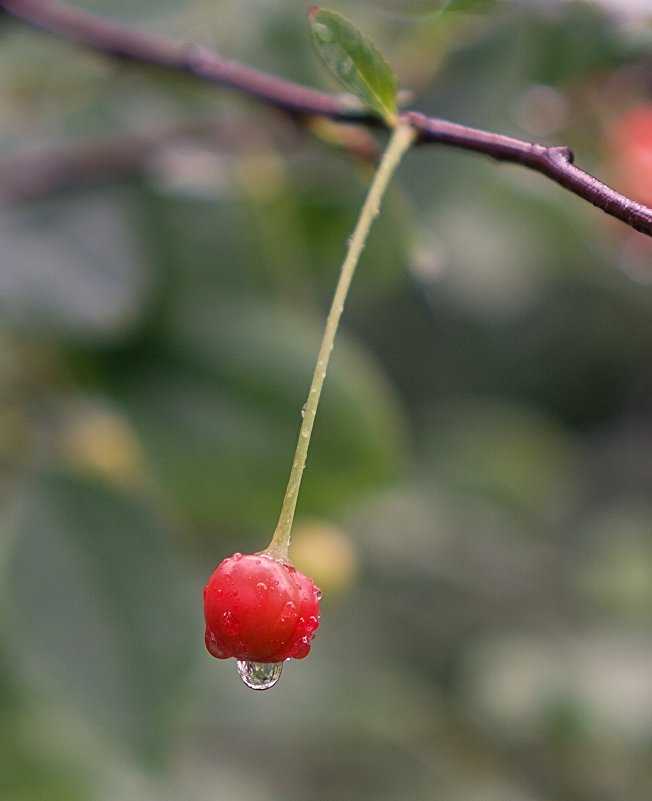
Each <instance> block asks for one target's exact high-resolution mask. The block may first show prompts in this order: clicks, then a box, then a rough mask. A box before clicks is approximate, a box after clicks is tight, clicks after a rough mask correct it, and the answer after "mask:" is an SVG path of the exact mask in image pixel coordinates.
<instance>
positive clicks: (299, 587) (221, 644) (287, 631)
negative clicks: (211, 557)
mask: <svg viewBox="0 0 652 801" xmlns="http://www.w3.org/2000/svg"><path fill="white" fill-rule="evenodd" d="M319 597H320V592H319V590H318V589H317V587H315V585H314V584H313V582H312V579H310V578H308V576H305V575H304V574H303V573H300V572H299V571H298V570H296V569H295V568H294V567H291V566H290V565H287V564H285V563H283V562H278V561H277V560H276V559H272V558H271V557H270V556H266V555H265V554H262V553H261V554H248V555H245V556H243V555H242V554H239V553H235V554H233V556H230V557H229V558H228V559H224V561H223V562H221V563H220V564H219V565H218V567H217V569H216V570H215V572H214V573H213V575H212V576H211V577H210V579H209V581H208V584H207V585H206V588H205V589H204V618H205V620H206V648H207V649H208V651H209V653H210V654H212V655H213V656H215V657H217V659H228V658H229V657H235V658H236V659H238V660H246V661H250V662H263V663H269V662H282V661H284V660H285V659H290V658H292V659H303V658H304V657H305V656H307V655H308V653H309V651H310V643H311V641H312V639H313V637H314V636H315V630H316V629H317V627H318V626H319Z"/></svg>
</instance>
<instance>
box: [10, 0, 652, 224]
mask: <svg viewBox="0 0 652 801" xmlns="http://www.w3.org/2000/svg"><path fill="white" fill-rule="evenodd" d="M0 11H2V12H4V13H6V14H8V15H10V16H12V17H14V18H15V19H18V20H21V21H22V22H24V23H27V24H29V25H32V26H35V27H38V28H41V29H43V30H45V31H47V32H48V33H50V34H53V35H56V36H60V37H64V38H67V39H71V40H73V41H76V42H78V43H79V44H81V45H84V46H85V47H88V48H91V49H93V50H94V51H97V52H101V53H104V54H106V55H108V56H111V57H114V58H121V59H125V60H129V61H133V62H136V63H142V64H148V65H154V66H157V67H159V68H161V69H165V70H171V71H174V72H177V73H186V74H188V75H191V76H194V77H195V78H198V79H200V80H204V81H208V82H210V83H213V84H217V85H220V86H226V87H230V88H231V89H235V90H237V91H239V92H243V93H245V94H248V95H250V96H253V97H256V98H258V99H260V100H263V101H264V102H266V103H268V104H270V105H273V106H276V107H277V108H280V109H283V110H284V111H286V112H289V113H291V114H293V115H309V116H315V115H316V116H322V117H329V118H331V119H334V120H339V121H342V122H350V123H364V124H367V125H374V126H381V125H382V123H381V121H380V120H378V119H377V118H375V117H373V116H372V115H369V114H367V113H365V112H363V111H360V110H358V109H355V108H352V107H351V106H350V105H349V104H348V103H347V102H346V101H345V100H343V99H342V98H341V97H340V96H337V95H332V94H328V93H327V92H321V91H318V90H315V89H311V88H309V87H306V86H302V85H300V84H297V83H293V82H291V81H286V80H284V79H282V78H278V77H276V76H273V75H269V74H267V73H265V72H261V71H259V70H256V69H253V68H251V67H249V66H246V65H244V64H241V63H239V62H237V61H233V60H231V59H225V58H223V57H221V56H219V55H218V54H217V53H215V52H213V51H212V50H210V49H209V48H205V47H198V46H194V45H183V44H179V43H176V42H173V41H170V40H169V39H166V38H164V37H160V36H154V35H151V34H147V33H142V32H139V31H136V30H134V29H132V28H130V27H128V26H126V25H123V24H121V23H119V22H114V21H111V20H108V19H105V18H102V17H98V16H96V15H94V14H90V13H87V12H83V11H80V10H77V9H72V8H69V7H68V6H65V5H63V4H61V3H59V2H56V0H0ZM404 117H405V118H406V119H408V120H409V121H410V123H411V124H412V125H413V126H414V127H415V128H416V129H417V130H418V131H419V141H420V142H422V143H426V142H432V143H439V144H444V145H449V146H451V147H456V148H461V149H463V150H469V151H473V152H476V153H480V154H483V155H486V156H489V157H491V158H494V159H497V160H499V161H507V162H512V163H514V164H520V165H522V166H524V167H527V168H528V169H531V170H534V171H536V172H539V173H541V174H542V175H545V176H546V177H548V178H550V179H552V180H553V181H555V182H556V183H558V184H560V185H561V186H563V187H564V188H565V189H568V190H569V191H570V192H573V193H574V194H575V195H577V196H578V197H581V198H583V199H584V200H587V201H589V203H592V204H593V205H594V206H597V207H598V208H600V209H602V210H603V211H605V212H606V213H607V214H610V215H611V216H613V217H616V218H617V219H619V220H622V222H624V223H626V224H627V225H629V226H630V227H632V228H634V229H636V230H637V231H640V232H642V233H644V234H647V235H648V236H652V209H650V208H648V207H647V206H644V205H642V204H641V203H637V202H635V201H634V200H631V199H630V198H628V197H625V196H624V195H622V194H620V193H619V192H616V191H615V190H614V189H612V188H611V187H609V186H607V185H606V184H604V183H602V182H601V181H599V180H598V179H597V178H594V177H593V176H592V175H589V174H588V173H586V172H584V171H583V170H581V169H579V168H578V167H576V166H575V165H574V164H573V153H572V152H571V150H570V149H569V148H567V147H546V146H544V145H538V144H533V143H531V142H526V141H522V140H520V139H514V138H511V137H508V136H502V135H501V134H496V133H490V132H487V131H482V130H478V129H475V128H469V127H467V126H464V125H459V124H457V123H453V122H448V121H446V120H442V119H437V118H433V117H426V116H425V115H423V114H420V113H418V112H416V111H408V112H405V113H404Z"/></svg>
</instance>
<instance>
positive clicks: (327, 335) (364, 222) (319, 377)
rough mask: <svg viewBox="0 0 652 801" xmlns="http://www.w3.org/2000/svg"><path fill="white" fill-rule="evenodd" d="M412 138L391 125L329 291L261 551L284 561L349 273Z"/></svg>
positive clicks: (403, 128)
mask: <svg viewBox="0 0 652 801" xmlns="http://www.w3.org/2000/svg"><path fill="white" fill-rule="evenodd" d="M414 138H415V131H414V129H413V128H412V127H411V126H409V125H408V124H406V123H399V124H398V125H397V127H396V128H395V129H394V131H393V133H392V137H391V139H390V141H389V144H388V145H387V149H386V150H385V153H384V155H383V158H382V161H381V162H380V165H379V167H378V170H377V172H376V174H375V176H374V179H373V181H372V183H371V186H370V187H369V192H368V193H367V197H366V199H365V202H364V205H363V206H362V210H361V211H360V216H359V217H358V221H357V223H356V226H355V229H354V231H353V234H352V235H351V237H350V239H349V246H348V250H347V253H346V257H345V258H344V262H343V264H342V270H341V272H340V277H339V280H338V282H337V286H336V287H335V294H334V295H333V301H332V304H331V308H330V311H329V313H328V318H327V320H326V328H325V330H324V335H323V337H322V341H321V345H320V348H319V354H318V356H317V364H316V365H315V372H314V373H313V376H312V383H311V384H310V390H309V392H308V400H307V402H306V405H305V406H304V410H303V421H302V423H301V430H300V431H299V439H298V441H297V448H296V451H295V454H294V460H293V462H292V468H291V470H290V478H289V481H288V485H287V489H286V490H285V497H284V498H283V505H282V507H281V514H280V517H279V521H278V524H277V526H276V530H275V531H274V536H273V537H272V541H271V542H270V544H269V547H268V548H267V549H266V551H265V553H267V554H268V555H269V556H272V557H274V558H275V559H279V560H280V561H288V548H289V546H290V536H291V531H292V521H293V520H294V512H295V509H296V506H297V498H298V497H299V488H300V487H301V478H302V476H303V470H304V467H305V465H306V457H307V455H308V446H309V445H310V437H311V436H312V428H313V425H314V422H315V416H316V414H317V406H318V404H319V398H320V396H321V390H322V387H323V385H324V379H325V378H326V370H327V368H328V362H329V360H330V356H331V351H332V350H333V342H334V340H335V334H336V333H337V327H338V325H339V322H340V317H341V316H342V312H343V311H344V302H345V300H346V296H347V294H348V291H349V287H350V286H351V280H352V278H353V273H354V272H355V268H356V265H357V263H358V260H359V259H360V255H361V253H362V251H363V249H364V246H365V243H366V241H367V235H368V233H369V229H370V228H371V224H372V223H373V221H374V218H375V217H376V216H377V215H378V212H379V211H380V203H381V201H382V198H383V195H384V194H385V190H386V189H387V185H388V184H389V181H390V178H391V177H392V175H393V173H394V171H395V170H396V168H397V167H398V165H399V163H400V161H401V158H402V156H403V154H404V153H405V151H406V150H407V149H408V148H409V147H410V145H411V144H412V142H413V141H414Z"/></svg>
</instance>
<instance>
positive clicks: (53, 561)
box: [0, 0, 652, 801]
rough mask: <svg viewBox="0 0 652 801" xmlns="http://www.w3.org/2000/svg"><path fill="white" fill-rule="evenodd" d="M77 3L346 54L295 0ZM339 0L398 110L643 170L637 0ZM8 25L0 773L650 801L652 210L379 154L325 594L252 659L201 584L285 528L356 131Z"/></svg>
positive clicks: (278, 61)
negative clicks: (374, 57)
mask: <svg viewBox="0 0 652 801" xmlns="http://www.w3.org/2000/svg"><path fill="white" fill-rule="evenodd" d="M72 5H75V6H79V7H84V8H87V9H90V10H93V11H96V12H99V13H102V14H106V15H109V16H112V17H114V18H116V19H119V20H122V21H125V22H128V23H130V24H133V25H134V26H137V27H139V28H140V29H142V30H148V31H154V32H158V33H162V34H165V35H169V36H172V37H175V38H178V39H181V40H186V41H193V42H200V43H204V44H207V45H210V46H211V47H215V48H217V50H219V51H220V52H221V53H223V54H224V55H227V56H229V57H233V58H237V59H240V60H242V61H245V62H249V63H251V64H253V65H254V66H257V67H259V68H263V69H267V70H270V71H272V72H274V73H277V74H280V75H283V76H286V77H288V78H292V79H295V80H299V81H301V82H304V83H307V84H310V85H314V86H318V87H322V88H326V89H335V87H334V86H333V85H332V84H331V82H330V80H329V78H328V76H326V75H325V74H324V73H323V71H322V69H321V67H320V65H319V63H318V61H317V59H316V58H315V55H314V53H313V51H312V48H311V44H310V41H309V35H308V28H307V23H306V8H305V5H304V4H302V3H298V2H296V1H295V0H273V1H271V0H264V2H263V0H241V2H239V3H229V2H225V1H223V0H211V2H205V1H204V0H187V2H184V3H179V2H170V0H141V2H139V3H136V4H134V3H132V2H127V0H85V1H84V2H75V3H72ZM330 5H331V7H333V8H334V9H336V10H339V11H341V12H342V13H344V14H345V15H347V16H348V17H349V18H350V19H351V20H353V21H354V22H355V23H356V24H357V25H358V26H359V27H360V28H361V29H363V30H364V31H366V32H367V33H368V34H369V35H371V36H372V38H373V39H374V40H375V41H376V42H377V44H378V45H379V47H380V48H381V50H382V51H383V52H384V53H385V55H386V56H387V58H388V59H389V60H390V62H391V63H392V64H393V65H394V66H395V69H396V71H397V73H398V75H399V77H400V80H401V84H402V85H403V86H404V87H405V88H406V89H407V90H409V91H410V92H411V93H412V94H411V99H410V101H409V102H410V105H412V106H414V107H416V108H419V109H420V110H423V111H424V112H427V113H430V114H433V115H439V116H444V117H448V118H450V119H453V120H456V121H459V122H463V123H467V124H471V125H476V126H479V127H483V128H487V129H492V130H496V131H500V132H502V133H506V134H510V135H514V136H518V137H521V138H526V139H532V140H536V141H541V142H543V143H546V144H567V145H570V146H571V147H573V148H574V149H575V151H576V157H577V162H578V164H579V165H580V166H582V167H584V168H585V169H588V170H589V171H590V172H593V173H594V174H596V175H599V176H600V177H601V178H603V179H604V180H607V181H608V182H610V183H612V184H613V185H614V186H616V188H618V189H620V190H621V191H624V192H629V193H631V194H633V195H636V196H637V197H638V199H640V200H642V201H647V202H648V203H650V204H652V10H651V8H650V3H649V0H638V2H636V0H601V1H600V2H583V3H571V2H562V0H538V2H537V1H535V0H531V1H530V2H526V1H525V0H521V1H520V2H519V1H518V0H513V1H512V2H509V0H505V1H504V2H498V1H497V0H496V1H495V2H494V0H453V2H452V3H451V5H449V6H448V7H447V8H446V9H444V10H441V13H437V11H438V9H437V4H433V3H431V2H428V1H427V0H424V1H423V2H416V1H415V2H409V1H407V2H401V1H400V0H368V1H367V2H345V1H344V0H342V1H341V2H332V3H331V4H330ZM0 41H1V47H0V200H1V201H2V208H1V209H0V320H1V329H0V467H1V472H0V492H1V496H0V497H1V500H0V525H1V535H0V577H1V578H0V592H1V604H0V798H1V799H2V801H77V800H79V801H118V799H120V801H124V800H125V799H128V800H129V801H153V799H157V801H173V800H174V801H176V800H177V799H180V798H183V799H188V801H209V800H211V801H212V800H213V799H216V800H219V801H350V800H351V799H355V800H356V801H366V800H367V799H370V800H372V801H396V799H401V801H431V800H433V801H434V800H436V801H553V800H554V801H642V799H644V798H648V797H650V794H651V793H652V635H651V627H650V626H651V623H652V247H651V246H650V240H649V239H646V238H645V237H643V236H642V235H637V234H635V233H633V232H632V231H630V230H629V229H628V228H627V227H626V226H624V225H622V224H620V223H617V222H615V221H612V220H610V219H609V218H608V217H606V216H605V215H604V214H602V213H601V212H600V211H598V210H596V209H594V208H593V207H591V206H589V205H588V204H586V203H584V202H583V201H580V200H579V199H578V198H576V197H574V196H572V195H570V194H568V193H566V192H565V191H564V190H562V189H560V188H559V187H558V186H556V185H555V184H552V183H551V182H549V181H547V180H546V179H544V178H542V177H541V176H538V175H533V174H530V173H528V172H527V171H526V170H524V169H522V168H517V167H512V166H506V165H500V164H497V163H493V162H491V161H489V160H487V159H483V158H482V157H479V156H473V155H469V154H464V153H461V152H455V151H452V150H450V149H446V148H438V147H423V148H419V149H418V150H417V151H415V152H413V153H411V154H409V155H408V157H407V158H406V161H405V163H404V165H402V167H401V171H400V174H399V176H398V179H397V180H396V182H395V184H394V185H393V187H392V189H391V192H390V194H389V196H388V198H387V201H386V204H385V206H384V209H383V213H382V215H381V217H380V218H379V220H378V223H377V225H376V228H375V230H374V231H373V233H372V236H371V239H370V242H369V246H368V250H367V251H366V253H365V255H364V257H363V260H362V263H361V265H360V269H359V274H358V275H357V277H356V280H355V283H354V287H353V292H352V297H351V300H350V303H349V305H348V306H347V309H346V313H345V317H344V326H343V330H342V332H341V335H340V336H339V338H338V342H337V346H336V350H335V353H334V363H333V366H332V370H331V371H330V373H329V376H328V381H327V384H326V388H325V395H324V399H323V408H322V410H321V413H320V415H319V416H318V420H317V428H316V433H315V437H314V440H313V447H312V452H311V455H310V458H309V462H308V468H307V471H306V476H305V486H304V489H303V493H302V496H301V499H300V505H299V516H300V520H299V521H298V524H297V531H296V536H295V550H294V553H295V558H296V561H297V564H298V565H299V566H301V567H304V569H306V570H309V571H311V572H312V574H313V575H314V577H315V580H316V581H317V582H318V583H320V584H321V585H322V587H323V590H324V600H323V614H322V625H321V627H320V630H319V632H318V636H317V638H316V640H315V643H314V647H313V651H312V653H311V655H310V658H309V659H308V660H306V661H305V662H297V663H291V664H289V665H287V666H286V667H285V671H284V676H283V678H282V680H281V682H280V683H279V685H278V686H277V687H276V688H275V689H274V690H272V691H270V692H267V693H254V692H251V691H250V690H247V689H246V688H245V687H244V686H243V685H241V683H240V682H239V680H238V678H237V675H236V672H235V668H234V665H233V663H232V662H218V661H216V660H213V659H211V658H210V657H209V656H208V654H207V653H206V652H205V651H204V647H203V625H202V613H201V590H202V588H203V585H204V583H205V581H206V579H207V577H208V575H209V574H210V573H211V572H212V570H213V568H214V566H215V565H216V564H217V563H218V562H219V561H220V560H221V559H222V558H223V557H224V556H225V555H228V554H229V553H231V552H233V551H235V550H240V551H253V550H258V549H260V548H263V547H264V546H265V545H266V544H267V542H268V539H269V536H270V534H271V532H272V530H273V527H274V525H275V522H276V516H277V514H278V511H279V508H280V502H281V497H282V493H283V490H284V486H285V482H286V478H287V474H288V470H289V466H290V461H291V456H292V452H293V449H294V443H295V437H296V434H297V431H298V426H299V422H300V410H301V406H302V404H303V402H304V400H305V395H306V391H307V386H308V381H309V377H310V373H311V364H312V360H313V358H314V355H315V352H316V346H317V342H318V337H319V335H320V332H321V328H322V324H323V320H324V316H325V311H326V309H327V306H328V302H329V299H330V294H331V291H332V288H333V286H334V282H335V278H336V275H337V271H338V265H339V262H340V260H341V257H342V254H343V250H344V243H345V241H346V238H347V236H348V234H349V233H350V231H351V229H352V225H353V221H354V219H355V216H356V213H357V209H358V208H359V206H360V203H361V200H362V197H363V194H364V191H365V187H366V186H367V184H368V181H369V178H370V175H371V170H372V167H371V166H370V164H369V162H368V161H367V160H365V159H364V158H362V157H361V154H363V153H365V152H368V151H369V150H370V149H373V147H372V146H373V145H374V139H372V138H371V135H370V134H367V133H364V132H359V131H356V130H355V129H348V130H347V129H342V128H338V127H335V126H331V125H324V124H323V123H321V124H311V123H306V125H304V126H299V127H298V126H297V125H295V124H294V123H293V122H292V121H291V120H289V119H287V118H285V117H284V116H283V115H281V114H280V113H278V112H275V111H274V110H271V109H268V108H266V107H265V106H264V105H262V104H260V103H257V102H255V101H252V100H248V99H246V98H243V97H240V96H237V95H235V94H233V93H231V92H229V91H227V90H221V89H215V88H211V87H210V86H206V85H200V84H198V83H197V82H196V81H193V80H191V79H190V78H187V77H186V78H184V77H173V76H170V75H163V74H161V73H158V72H156V71H155V70H151V69H145V68H143V67H138V66H134V65H131V66H129V65H125V64H119V63H115V62H112V61H110V60H108V59H106V58H103V57H99V56H97V55H93V54H90V53H88V52H86V51H84V50H83V49H81V48H77V47H75V46H73V45H71V44H69V43H65V42H60V41H57V40H55V39H53V38H49V37H48V36H46V35H44V34H41V33H38V32H36V31H33V30H28V29H27V28H25V27H23V26H21V25H18V24H13V23H10V22H9V21H8V20H5V19H2V20H1V21H0ZM379 137H380V135H379ZM381 139H382V137H380V138H379V141H380V140H381ZM71 154H72V155H73V156H74V155H75V154H76V155H77V156H79V154H87V155H88V158H87V162H85V163H86V167H85V168H84V170H82V172H81V173H75V172H73V171H72V168H71V167H70V163H69V161H68V159H69V157H70V156H71ZM112 159H113V160H112ZM73 160H74V159H73ZM54 167H60V168H61V170H60V172H57V170H56V169H54ZM103 173H104V174H103ZM91 178H92V180H90V179H91ZM64 184H69V185H68V186H66V187H65V188H64V186H63V185H64Z"/></svg>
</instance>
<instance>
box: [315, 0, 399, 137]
mask: <svg viewBox="0 0 652 801" xmlns="http://www.w3.org/2000/svg"><path fill="white" fill-rule="evenodd" d="M309 19H310V26H311V30H312V36H313V40H314V42H315V44H316V46H317V52H318V53H319V55H320V57H321V59H322V60H323V62H324V64H325V65H326V66H327V67H328V69H329V70H330V71H331V72H332V73H333V75H334V76H335V77H336V78H337V80H338V81H339V82H340V83H341V84H342V86H343V87H344V88H345V89H346V90H347V91H349V92H351V93H352V94H354V95H355V96H356V97H357V98H358V99H359V100H361V101H362V102H363V103H364V104H365V105H366V106H369V107H370V108H371V109H373V110H374V111H376V112H377V113H378V114H380V116H381V117H383V119H384V120H385V121H386V122H387V124H388V125H390V126H393V125H394V124H395V122H396V111H397V105H396V95H397V92H398V81H397V78H396V75H394V72H393V71H392V68H391V67H390V66H389V64H388V63H387V62H386V61H385V59H384V58H383V56H382V55H381V54H380V52H379V51H378V49H377V48H376V46H375V45H374V44H373V43H372V42H370V41H369V40H368V39H367V38H365V37H364V36H363V35H362V34H361V33H360V31H358V30H357V28H355V27H354V26H353V25H351V23H350V22H349V21H348V20H346V19H345V18H344V17H342V16H341V15H340V14H336V13H335V12H334V11H328V10H327V9H323V8H315V7H313V8H312V9H310V12H309Z"/></svg>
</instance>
